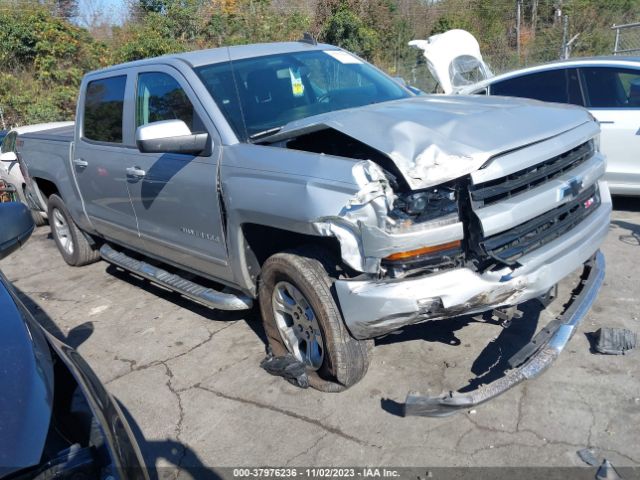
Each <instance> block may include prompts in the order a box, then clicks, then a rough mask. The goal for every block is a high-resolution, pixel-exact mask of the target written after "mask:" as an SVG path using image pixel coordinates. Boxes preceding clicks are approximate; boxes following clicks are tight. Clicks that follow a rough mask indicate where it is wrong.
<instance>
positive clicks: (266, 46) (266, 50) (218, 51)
mask: <svg viewBox="0 0 640 480" xmlns="http://www.w3.org/2000/svg"><path fill="white" fill-rule="evenodd" d="M313 50H339V48H338V47H335V46H333V45H328V44H324V43H318V44H313V43H310V42H306V41H298V42H274V43H254V44H250V45H236V46H232V47H219V48H210V49H205V50H195V51H192V52H184V53H172V54H168V55H162V56H160V57H153V58H146V59H144V60H136V61H133V62H127V63H121V64H118V65H114V66H111V67H106V68H103V69H100V70H96V71H93V72H90V73H89V74H87V75H92V74H97V73H104V72H108V71H113V70H120V69H124V68H131V67H139V66H145V65H149V64H157V63H158V62H160V63H167V64H172V63H174V62H184V63H186V64H188V65H189V66H191V67H192V68H193V67H200V66H202V65H209V64H213V63H221V62H227V61H229V60H242V59H245V58H256V57H264V56H268V55H277V54H280V53H291V52H304V51H313Z"/></svg>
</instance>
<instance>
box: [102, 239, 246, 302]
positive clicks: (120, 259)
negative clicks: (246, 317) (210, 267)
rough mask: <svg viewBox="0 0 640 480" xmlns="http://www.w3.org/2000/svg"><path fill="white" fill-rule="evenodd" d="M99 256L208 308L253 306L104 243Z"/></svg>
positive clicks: (242, 297)
mask: <svg viewBox="0 0 640 480" xmlns="http://www.w3.org/2000/svg"><path fill="white" fill-rule="evenodd" d="M100 256H101V257H102V258H103V259H104V260H106V261H107V262H109V263H112V264H113V265H116V266H118V267H120V268H124V269H125V270H128V271H130V272H133V273H135V274H136V275H140V276H141V277H144V278H146V279H147V280H150V281H152V282H154V283H157V284H158V285H161V286H163V287H165V288H168V289H169V290H173V291H174V292H176V293H179V294H180V295H183V296H185V297H187V298H189V299H191V300H194V301H196V302H199V303H202V304H204V305H206V306H207V307H210V308H217V309H220V310H247V309H250V308H251V307H252V305H253V300H251V298H249V297H247V296H245V295H242V294H241V293H238V294H237V295H235V294H233V293H223V292H219V291H217V290H214V289H212V288H207V287H203V286H202V285H199V284H197V283H195V282H192V281H190V280H186V279H184V278H182V277H181V276H179V275H176V274H173V273H169V272H167V271H165V270H162V269H161V268H158V267H154V266H153V265H150V264H148V263H146V262H142V261H140V260H136V259H135V258H131V257H130V256H128V255H126V254H124V253H122V252H118V251H116V250H114V249H113V248H111V247H110V246H109V245H107V244H106V243H105V244H104V245H103V246H102V247H101V248H100Z"/></svg>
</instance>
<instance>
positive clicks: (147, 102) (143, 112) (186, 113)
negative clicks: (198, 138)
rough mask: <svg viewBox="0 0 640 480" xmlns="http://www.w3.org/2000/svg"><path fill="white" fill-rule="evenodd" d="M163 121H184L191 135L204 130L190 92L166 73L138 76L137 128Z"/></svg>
mask: <svg viewBox="0 0 640 480" xmlns="http://www.w3.org/2000/svg"><path fill="white" fill-rule="evenodd" d="M162 120H182V121H183V122H184V123H186V124H187V126H188V127H189V129H190V130H191V131H194V130H202V124H201V122H200V121H199V119H198V118H197V115H196V114H195V112H194V109H193V105H192V104H191V102H190V101H189V98H188V97H187V94H186V92H185V91H184V89H183V88H182V87H181V86H180V84H179V83H178V82H177V81H176V79H175V78H173V77H172V76H170V75H167V74H166V73H158V72H152V73H141V74H140V75H139V76H138V95H137V101H136V126H137V127H139V126H141V125H146V124H147V123H152V122H159V121H162Z"/></svg>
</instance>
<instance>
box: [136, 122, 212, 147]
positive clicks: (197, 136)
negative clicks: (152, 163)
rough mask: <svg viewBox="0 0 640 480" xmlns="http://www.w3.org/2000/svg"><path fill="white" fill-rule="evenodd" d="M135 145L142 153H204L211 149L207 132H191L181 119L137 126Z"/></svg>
mask: <svg viewBox="0 0 640 480" xmlns="http://www.w3.org/2000/svg"><path fill="white" fill-rule="evenodd" d="M136 145H137V146H138V150H140V151H141V152H142V153H184V154H190V155H201V154H203V155H206V154H208V151H209V150H211V146H210V142H209V134H208V133H191V130H189V127H187V124H186V123H184V122H183V121H182V120H163V121H160V122H152V123H148V124H146V125H142V126H140V127H138V129H137V130H136Z"/></svg>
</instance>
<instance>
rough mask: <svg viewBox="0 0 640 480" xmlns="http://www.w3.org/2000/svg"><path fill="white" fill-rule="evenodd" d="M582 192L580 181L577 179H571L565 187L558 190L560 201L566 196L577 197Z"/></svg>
mask: <svg viewBox="0 0 640 480" xmlns="http://www.w3.org/2000/svg"><path fill="white" fill-rule="evenodd" d="M580 190H582V180H580V179H578V178H572V179H571V180H569V182H568V183H567V185H566V186H565V187H562V189H561V190H560V200H562V199H563V198H565V197H567V196H572V197H574V198H575V197H577V196H578V194H579V193H580Z"/></svg>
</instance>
